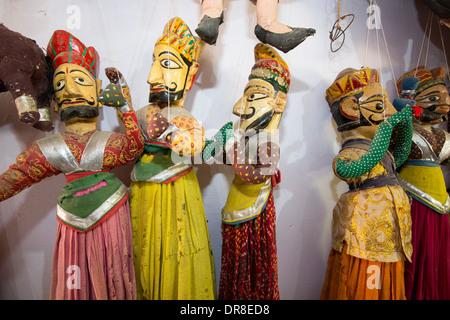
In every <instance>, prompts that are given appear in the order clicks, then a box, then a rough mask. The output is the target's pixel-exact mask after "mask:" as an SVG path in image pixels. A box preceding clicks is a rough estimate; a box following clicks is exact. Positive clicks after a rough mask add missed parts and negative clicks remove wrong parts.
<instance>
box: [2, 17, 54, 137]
mask: <svg viewBox="0 0 450 320" xmlns="http://www.w3.org/2000/svg"><path fill="white" fill-rule="evenodd" d="M52 73H53V72H52V68H51V61H50V60H49V59H47V58H46V56H45V54H44V52H43V50H42V49H41V48H40V47H39V46H38V45H37V44H36V42H35V41H34V40H31V39H29V38H27V37H25V36H23V35H22V34H20V33H18V32H15V31H12V30H10V29H8V28H7V27H6V26H4V25H3V24H1V23H0V92H6V91H9V92H10V93H11V95H12V96H13V98H14V102H15V104H16V107H17V111H18V114H19V120H20V121H22V122H24V123H29V124H32V125H33V126H34V127H35V128H37V129H39V130H43V131H51V130H53V128H54V125H53V122H52V121H51V117H50V116H48V117H44V116H43V114H44V113H43V112H39V111H43V110H47V113H46V114H47V115H50V104H51V101H52V99H53V90H52V77H53V74H52ZM45 108H47V109H45ZM39 109H40V110H39Z"/></svg>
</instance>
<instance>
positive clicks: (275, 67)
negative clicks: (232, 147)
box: [233, 43, 290, 132]
mask: <svg viewBox="0 0 450 320" xmlns="http://www.w3.org/2000/svg"><path fill="white" fill-rule="evenodd" d="M289 85H290V72H289V69H288V67H287V65H286V63H285V62H284V60H283V59H282V58H281V57H280V55H279V54H278V53H277V52H276V51H275V50H274V49H273V48H272V47H271V46H269V45H267V44H263V43H259V44H257V45H256V46H255V64H254V65H253V67H252V70H251V73H250V76H249V81H248V83H247V85H246V87H245V89H244V94H243V96H242V98H240V99H239V100H238V101H237V102H236V104H235V105H234V108H233V114H235V115H237V116H239V118H240V124H239V127H240V129H241V130H242V131H243V132H248V131H249V130H256V131H258V130H261V129H264V130H272V129H277V128H278V125H279V123H280V119H281V115H282V114H283V112H284V109H285V108H286V104H287V92H288V91H289Z"/></svg>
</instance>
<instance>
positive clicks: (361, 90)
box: [320, 68, 413, 300]
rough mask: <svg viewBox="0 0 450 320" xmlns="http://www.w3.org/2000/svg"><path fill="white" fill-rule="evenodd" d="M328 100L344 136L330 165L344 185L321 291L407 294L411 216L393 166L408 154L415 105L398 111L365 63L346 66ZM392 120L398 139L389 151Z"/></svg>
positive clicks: (383, 296) (343, 295) (367, 296)
mask: <svg viewBox="0 0 450 320" xmlns="http://www.w3.org/2000/svg"><path fill="white" fill-rule="evenodd" d="M326 99H327V101H328V103H329V106H330V111H331V113H332V116H333V119H334V121H335V122H336V125H337V130H338V131H339V132H340V134H341V139H342V149H341V151H340V152H339V154H338V155H337V157H336V158H335V159H334V160H333V171H334V173H335V174H336V176H337V177H338V178H340V179H342V180H344V181H346V182H347V184H348V185H349V191H348V192H346V193H344V194H342V195H341V196H340V198H339V200H338V202H337V204H336V206H335V208H334V210H333V220H332V249H331V252H330V254H329V258H328V266H327V271H326V277H325V281H324V285H323V288H322V293H321V297H320V298H321V299H323V300H400V299H405V287H404V280H403V279H404V278H403V277H404V262H405V260H410V259H411V251H412V245H411V217H410V205H409V199H408V196H407V195H406V193H405V192H404V190H403V189H402V187H401V186H400V185H399V183H398V181H397V179H396V172H395V169H396V167H399V166H400V165H401V164H402V163H403V162H404V161H405V160H406V158H407V157H408V154H409V150H410V147H411V135H412V124H411V116H412V111H413V107H412V106H409V105H406V106H405V107H404V108H403V109H402V110H401V111H399V112H396V110H395V108H394V107H393V105H392V104H391V103H390V102H389V96H388V95H387V93H386V91H385V90H384V88H383V87H382V86H381V84H380V83H379V75H378V72H377V71H376V70H374V69H370V68H362V69H360V70H355V69H351V68H349V69H345V70H343V71H342V72H341V73H340V74H339V75H338V76H337V78H336V80H335V81H334V83H333V84H332V85H331V86H330V87H329V88H328V89H327V91H326ZM394 127H395V128H396V131H397V133H396V138H397V139H396V141H397V142H396V145H395V149H394V151H393V152H392V153H391V152H389V151H388V147H389V142H390V138H391V135H392V132H393V128H394Z"/></svg>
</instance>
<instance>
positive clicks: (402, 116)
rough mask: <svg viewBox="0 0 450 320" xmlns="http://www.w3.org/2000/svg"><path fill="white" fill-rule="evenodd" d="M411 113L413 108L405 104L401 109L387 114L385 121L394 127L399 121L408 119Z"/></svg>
mask: <svg viewBox="0 0 450 320" xmlns="http://www.w3.org/2000/svg"><path fill="white" fill-rule="evenodd" d="M412 113H413V108H412V107H411V106H410V105H406V107H404V108H403V109H402V110H401V111H399V112H396V113H394V114H393V115H391V116H389V117H388V118H387V119H386V120H385V122H387V123H388V124H390V125H391V126H392V127H395V126H396V125H397V124H399V123H400V122H402V121H404V120H407V119H410V118H411V115H412Z"/></svg>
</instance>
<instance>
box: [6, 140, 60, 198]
mask: <svg viewBox="0 0 450 320" xmlns="http://www.w3.org/2000/svg"><path fill="white" fill-rule="evenodd" d="M58 173H59V171H58V170H56V169H55V168H53V167H52V166H51V165H50V164H49V163H48V161H47V160H46V159H45V157H44V155H43V154H42V152H41V149H40V148H39V146H38V145H37V143H36V142H33V143H31V144H30V145H29V146H28V147H27V148H26V149H25V150H24V151H23V152H22V153H21V154H20V155H19V156H18V157H17V158H16V162H15V163H14V164H12V165H11V166H9V168H8V169H7V170H6V171H5V172H3V173H2V174H1V175H0V201H3V200H6V199H8V198H10V197H12V196H14V195H16V194H17V193H19V192H21V191H22V190H24V189H26V188H28V187H30V186H32V185H33V184H35V183H38V182H39V181H41V180H43V179H45V178H47V177H50V176H52V175H56V174H58Z"/></svg>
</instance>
